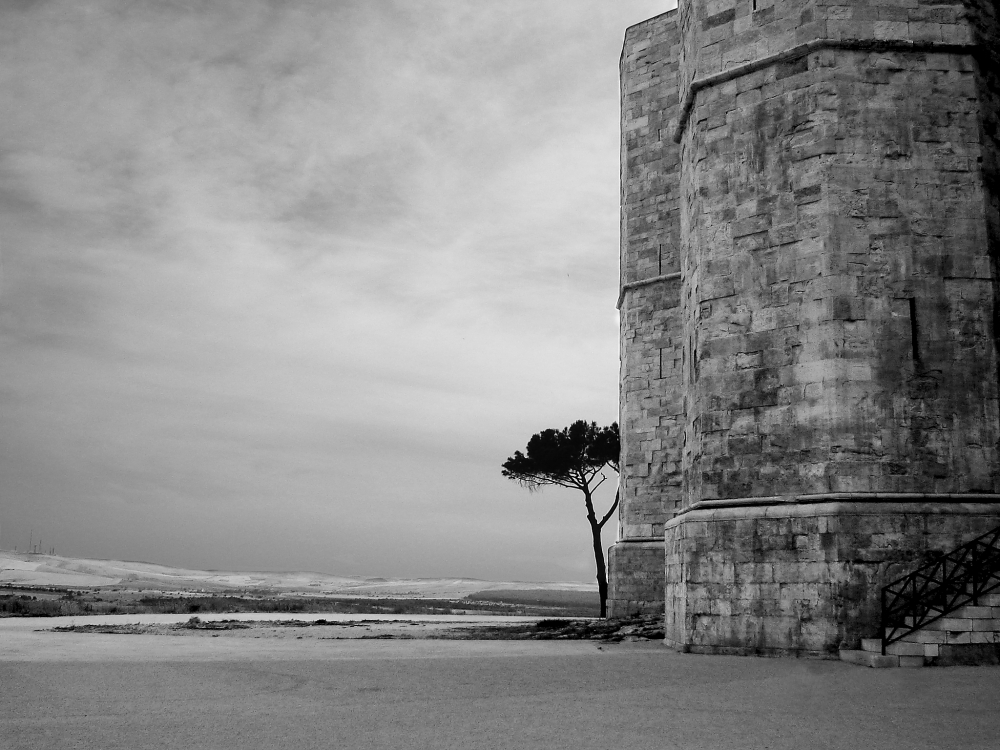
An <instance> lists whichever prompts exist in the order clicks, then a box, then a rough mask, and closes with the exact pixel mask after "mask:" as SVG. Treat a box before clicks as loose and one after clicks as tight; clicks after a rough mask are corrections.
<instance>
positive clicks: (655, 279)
mask: <svg viewBox="0 0 1000 750" xmlns="http://www.w3.org/2000/svg"><path fill="white" fill-rule="evenodd" d="M680 277H681V272H680V271H676V272H674V273H665V274H662V275H660V276H652V277H650V278H648V279H642V280H641V281H630V282H628V283H627V284H622V289H621V291H620V292H619V293H618V304H617V305H615V308H616V309H618V310H621V309H622V302H624V301H625V293H626V292H630V291H632V290H633V289H639V288H641V287H644V286H649V285H650V284H658V283H660V282H661V281H676V280H677V279H679V278H680Z"/></svg>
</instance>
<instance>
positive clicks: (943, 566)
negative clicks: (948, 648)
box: [881, 526, 1000, 655]
mask: <svg viewBox="0 0 1000 750" xmlns="http://www.w3.org/2000/svg"><path fill="white" fill-rule="evenodd" d="M996 588H1000V526H998V527H997V528H995V529H993V530H992V531H987V532H986V533H985V534H982V535H981V536H978V537H976V538H975V539H973V540H971V541H969V542H966V543H965V544H963V545H962V546H961V547H957V548H955V549H953V550H952V551H951V552H948V553H946V554H942V555H941V556H940V557H938V558H935V559H934V560H931V561H929V562H927V563H925V564H924V565H921V566H920V567H919V568H917V569H916V570H914V571H913V572H911V573H908V574H906V575H905V576H903V577H902V578H897V579H896V580H894V581H892V582H891V583H889V584H887V585H886V586H883V587H882V592H881V601H882V618H881V638H882V654H883V655H884V654H885V650H886V647H887V646H888V645H889V644H891V643H895V642H896V641H899V640H902V639H903V638H905V637H906V636H907V635H909V634H910V633H912V632H914V631H915V630H919V629H920V628H923V627H926V626H927V625H929V624H930V623H932V622H934V621H935V620H939V619H941V618H942V617H944V616H945V615H948V614H951V613H952V612H954V611H955V610H956V609H958V608H959V607H963V606H965V605H966V604H970V603H971V604H973V605H977V604H978V603H979V597H980V596H983V595H984V594H987V593H989V592H990V591H993V590H994V589H996Z"/></svg>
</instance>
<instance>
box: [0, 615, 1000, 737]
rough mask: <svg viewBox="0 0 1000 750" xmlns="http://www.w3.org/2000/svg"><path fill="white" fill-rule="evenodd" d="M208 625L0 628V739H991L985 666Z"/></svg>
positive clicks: (998, 696)
mask: <svg viewBox="0 0 1000 750" xmlns="http://www.w3.org/2000/svg"><path fill="white" fill-rule="evenodd" d="M53 624H55V623H52V622H49V623H48V626H49V627H51V626H52V625H53ZM424 627H429V626H428V625H424ZM312 629H313V628H310V630H312ZM315 629H316V630H319V629H321V628H315ZM286 630H287V631H288V632H291V633H294V632H295V631H296V630H300V628H287V629H286ZM231 632H232V633H246V632H247V631H231ZM216 635H218V636H219V637H212V633H210V632H205V633H199V634H198V635H196V636H194V637H176V636H173V635H150V634H146V635H108V634H99V633H55V632H51V631H49V632H36V631H34V630H33V629H31V628H30V627H25V626H24V624H23V623H22V624H21V625H19V626H14V625H7V624H6V623H0V748H4V749H5V750H6V749H7V748H10V750H22V749H29V748H30V749H31V750H47V749H48V748H53V749H55V748H78V749H81V750H90V749H91V748H93V750H98V749H100V750H113V749H116V748H129V749H130V750H131V749H133V748H185V749H188V748H211V749H212V750H227V749H228V748H294V749H295V750H308V749H311V748H351V749H353V748H407V749H409V748H435V749H437V748H461V749H462V750H479V749H480V748H518V749H521V748H545V749H546V750H559V749H561V748H567V749H569V748H572V749H573V750H587V749H589V748H602V750H603V749H606V748H628V747H639V748H657V749H660V748H663V749H664V750H669V749H672V748H685V749H687V748H692V749H700V748H705V749H710V750H727V749H729V748H733V749H736V748H739V749H740V750H753V749H754V748H768V749H769V750H772V749H773V750H779V749H782V750H783V749H785V748H788V749H792V748H794V749H795V750H799V749H800V748H810V749H814V748H818V749H822V748H837V749H840V748H844V749H848V748H849V749H850V750H860V749H862V748H863V749H865V750H867V749H868V748H873V749H875V750H881V749H883V748H884V749H885V750H895V749H896V748H899V749H900V750H903V749H904V748H905V750H919V749H921V748H937V749H942V750H948V749H950V748H962V749H963V750H978V749H980V748H982V749H983V750H985V749H986V748H989V750H996V748H997V747H998V741H997V737H998V736H1000V710H998V709H1000V668H993V667H979V668H974V667H968V668H960V667H956V668H948V669H940V668H939V669H933V668H931V669H918V670H871V669H864V668H861V667H852V666H850V665H847V664H843V663H840V662H831V661H811V660H801V661H796V660H790V659H756V658H740V657H706V656H695V655H687V654H677V653H674V652H672V651H670V650H668V649H666V648H664V647H663V646H662V645H661V644H658V643H629V642H625V643H620V644H599V643H596V642H593V641H565V640H563V641H524V640H517V641H495V640H494V641H475V640H472V641H468V640H458V641H455V640H437V639H412V640H411V639H403V640H398V639H390V640H382V639H365V640H362V639H356V638H355V639H347V640H339V639H320V638H314V639H302V640H299V639H298V638H297V637H296V636H294V635H292V636H291V637H268V638H260V639H253V638H247V637H229V632H227V633H222V634H216Z"/></svg>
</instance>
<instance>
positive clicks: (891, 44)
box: [673, 39, 979, 143]
mask: <svg viewBox="0 0 1000 750" xmlns="http://www.w3.org/2000/svg"><path fill="white" fill-rule="evenodd" d="M821 49H846V50H852V51H862V52H936V53H942V54H960V55H973V54H975V53H976V52H977V50H978V49H979V45H978V44H946V43H944V42H911V41H908V40H905V39H884V40H880V39H813V40H812V41H810V42H805V43H803V44H798V45H796V46H794V47H791V48H790V49H787V50H784V51H783V52H778V53H775V54H773V55H767V56H765V57H761V58H759V59H757V60H751V61H750V62H746V63H741V64H740V65H737V66H735V67H733V68H729V69H728V70H723V71H722V72H720V73H713V74H712V75H709V76H705V77H704V78H698V79H696V80H694V81H692V82H691V84H690V85H689V86H688V89H687V93H686V94H685V95H684V103H683V104H682V106H681V114H680V117H679V118H678V119H677V127H676V128H675V129H674V133H673V139H674V143H680V142H681V138H682V137H683V135H684V131H685V130H686V129H687V122H688V119H690V117H691V110H692V109H694V103H695V99H696V98H697V96H698V92H699V91H701V90H702V89H705V88H709V87H711V86H718V85H719V84H720V83H725V82H726V81H731V80H733V79H734V78H739V77H740V76H745V75H749V74H750V73H753V72H755V71H758V70H761V69H762V68H767V67H769V66H771V65H776V64H777V63H781V62H789V61H791V60H797V59H798V58H800V57H803V56H805V55H808V54H809V53H810V52H816V51H817V50H821Z"/></svg>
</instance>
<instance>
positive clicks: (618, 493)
mask: <svg viewBox="0 0 1000 750" xmlns="http://www.w3.org/2000/svg"><path fill="white" fill-rule="evenodd" d="M620 499H621V490H618V491H617V492H615V502H614V504H613V505H612V506H611V509H610V510H609V511H608V512H607V514H606V515H605V516H604V518H602V519H601V522H600V523H599V524H597V528H599V529H603V528H604V524H606V523H607V522H608V519H609V518H611V516H612V515H613V514H614V512H615V510H617V508H618V501H619V500H620Z"/></svg>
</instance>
